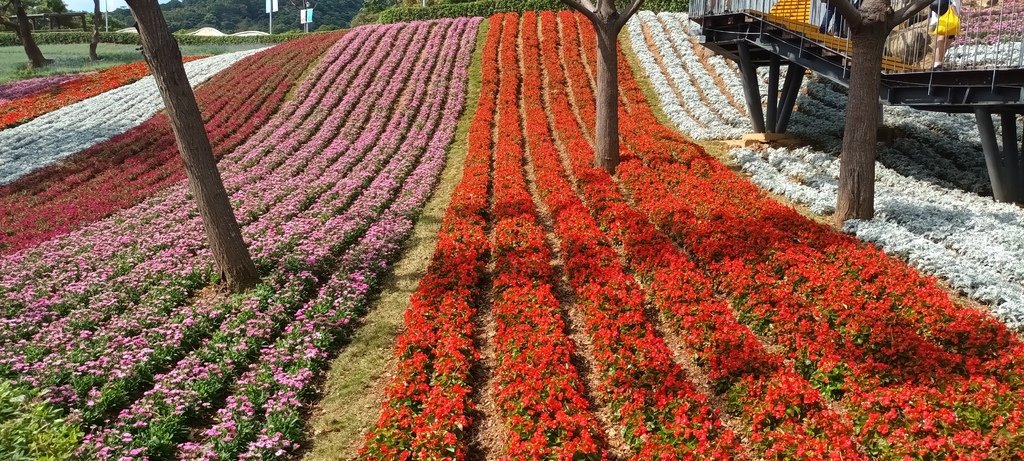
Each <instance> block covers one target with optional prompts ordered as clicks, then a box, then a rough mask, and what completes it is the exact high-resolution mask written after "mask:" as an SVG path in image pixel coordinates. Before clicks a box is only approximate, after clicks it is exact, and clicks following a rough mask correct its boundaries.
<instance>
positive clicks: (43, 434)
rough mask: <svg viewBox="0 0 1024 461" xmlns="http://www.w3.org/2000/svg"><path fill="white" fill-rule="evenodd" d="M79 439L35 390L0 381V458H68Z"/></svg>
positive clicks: (75, 430) (74, 429)
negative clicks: (39, 398) (41, 399)
mask: <svg viewBox="0 0 1024 461" xmlns="http://www.w3.org/2000/svg"><path fill="white" fill-rule="evenodd" d="M81 438H82V430H81V428H79V427H78V426H77V425H75V424H72V423H70V422H68V421H65V420H64V418H63V414H62V412H61V411H60V410H58V409H56V408H54V407H52V406H50V405H48V404H46V403H43V402H40V401H39V400H38V395H36V393H35V391H33V390H30V389H25V388H20V387H17V386H14V385H13V384H11V383H9V382H7V381H0V458H3V459H5V460H10V461H22V460H26V461H27V460H52V461H57V460H65V459H72V454H73V453H74V451H75V449H76V448H78V443H79V441H80V440H81Z"/></svg>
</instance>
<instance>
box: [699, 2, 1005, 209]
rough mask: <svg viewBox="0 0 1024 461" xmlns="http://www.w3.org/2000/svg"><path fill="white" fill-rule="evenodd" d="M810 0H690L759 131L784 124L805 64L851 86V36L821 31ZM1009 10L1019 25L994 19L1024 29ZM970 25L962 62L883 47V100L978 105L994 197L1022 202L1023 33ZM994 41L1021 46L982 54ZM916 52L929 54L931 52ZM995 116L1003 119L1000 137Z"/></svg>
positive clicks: (951, 108) (952, 108) (973, 109)
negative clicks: (763, 70) (929, 65)
mask: <svg viewBox="0 0 1024 461" xmlns="http://www.w3.org/2000/svg"><path fill="white" fill-rule="evenodd" d="M813 1H816V0H813ZM811 2H812V0H779V1H773V0H693V1H691V3H690V19H691V20H692V21H694V22H696V23H697V24H699V25H700V32H699V34H700V35H699V37H698V39H699V41H700V42H701V44H702V45H704V46H705V47H707V48H709V49H711V50H712V51H714V52H716V53H718V54H720V55H722V56H724V57H726V58H728V59H731V60H733V61H735V62H736V63H737V65H738V67H739V69H740V77H741V80H742V81H743V87H744V92H745V96H746V103H747V108H748V111H749V113H750V118H751V124H752V125H753V127H754V131H755V132H757V133H785V132H786V129H787V126H788V124H789V118H790V116H791V114H792V111H793V108H794V105H795V104H796V99H797V96H798V94H799V90H800V86H801V84H802V82H803V78H804V74H805V73H806V71H808V70H810V71H812V72H814V73H817V74H819V75H821V76H823V77H825V78H827V79H829V80H831V81H833V82H836V83H838V84H839V85H842V86H846V87H848V86H849V78H850V65H851V64H852V60H851V56H852V46H851V43H850V41H849V39H847V38H843V37H838V36H835V35H829V34H824V33H821V32H819V26H818V25H816V24H814V23H813V18H814V14H812V13H813V12H812V3H811ZM837 14H838V13H837ZM1007 17H1009V18H1011V20H1013V21H1017V22H1021V23H1022V24H1016V27H1005V26H1006V25H1005V24H1000V27H999V28H998V29H999V30H1017V31H1022V30H1024V10H1022V14H1020V15H1017V14H1014V15H1007ZM965 21H966V19H965ZM994 29H995V28H994ZM904 30H906V29H904ZM975 34H976V37H977V38H973V37H972V38H970V39H971V40H975V41H976V42H975V43H972V44H969V45H966V46H965V49H966V50H967V51H968V52H969V51H971V50H972V48H971V47H972V46H973V50H974V51H975V53H977V54H978V55H977V56H970V55H968V56H966V59H965V60H964V61H965V62H966V64H963V63H957V64H956V65H953V66H951V67H954V68H952V69H948V70H940V71H932V70H925V69H922V66H921V65H920V63H918V62H906V61H907V60H908V59H907V58H906V56H902V57H901V56H892V55H891V54H890V55H887V56H885V57H884V58H883V61H882V75H881V87H880V93H879V96H880V100H881V101H882V102H883V103H887V104H892V105H904V106H909V107H913V108H916V109H921V110H930V111H939V112H951V113H952V112H959V113H974V114H975V118H976V121H977V124H978V131H979V135H980V137H981V141H982V147H983V150H984V152H985V157H986V162H987V164H988V169H989V176H990V179H991V181H992V187H993V191H994V193H995V197H996V199H997V200H1000V201H1011V202H1024V164H1022V162H1021V157H1022V156H1021V155H1020V152H1022V151H1024V147H1021V146H1018V143H1017V141H1016V140H1017V139H1018V137H1017V133H1019V131H1018V130H1019V126H1018V125H1019V123H1018V121H1019V120H1020V119H1019V118H1018V116H1019V115H1021V114H1024V65H1022V64H1024V41H1022V37H1021V33H1017V35H1012V36H1009V37H999V36H992V34H990V33H986V31H984V30H981V31H975ZM1012 40H1016V41H1012ZM1007 42H1008V43H1009V44H1005V43H1007ZM993 49H994V50H996V51H997V52H998V51H1010V52H1013V51H1016V49H1020V55H1018V56H1020V59H1017V60H1016V62H1014V60H1005V59H994V60H993V59H992V58H991V56H989V55H986V54H985V53H988V54H991V52H992V50H993ZM920 56H921V58H922V59H924V58H928V59H927V61H926V62H930V55H928V54H924V53H922V54H920ZM948 56H949V54H948V53H947V58H948ZM910 61H913V60H912V59H911V60H910ZM783 65H786V66H787V72H786V74H785V79H784V81H780V80H782V79H781V77H780V76H781V67H782V66H783ZM759 67H768V82H767V83H768V91H767V94H766V95H764V96H765V97H764V98H762V94H761V89H760V86H761V82H760V81H759V79H758V76H757V69H758V68H759ZM993 115H999V119H1000V121H999V123H1000V125H1001V127H1000V128H1001V130H999V131H1001V133H1002V136H1001V139H999V140H997V139H996V137H997V135H996V133H997V130H995V124H994V121H993V117H992V116H993ZM1000 140H1001V141H1002V142H1000Z"/></svg>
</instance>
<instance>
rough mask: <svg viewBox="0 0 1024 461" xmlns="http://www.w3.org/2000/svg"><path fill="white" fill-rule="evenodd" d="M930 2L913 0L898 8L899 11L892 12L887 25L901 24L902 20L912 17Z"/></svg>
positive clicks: (928, 0) (930, 1) (929, 0)
mask: <svg viewBox="0 0 1024 461" xmlns="http://www.w3.org/2000/svg"><path fill="white" fill-rule="evenodd" d="M931 3H932V0H914V1H912V2H910V3H909V4H907V5H906V6H904V7H903V8H900V9H899V11H897V12H895V13H893V15H892V19H890V21H891V22H890V23H889V27H896V26H898V25H900V24H902V23H903V22H904V21H906V20H908V19H910V18H912V17H914V15H915V14H917V12H918V11H921V10H923V9H924V8H925V7H926V6H928V5H929V4H931Z"/></svg>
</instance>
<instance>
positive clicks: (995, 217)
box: [629, 12, 1024, 328]
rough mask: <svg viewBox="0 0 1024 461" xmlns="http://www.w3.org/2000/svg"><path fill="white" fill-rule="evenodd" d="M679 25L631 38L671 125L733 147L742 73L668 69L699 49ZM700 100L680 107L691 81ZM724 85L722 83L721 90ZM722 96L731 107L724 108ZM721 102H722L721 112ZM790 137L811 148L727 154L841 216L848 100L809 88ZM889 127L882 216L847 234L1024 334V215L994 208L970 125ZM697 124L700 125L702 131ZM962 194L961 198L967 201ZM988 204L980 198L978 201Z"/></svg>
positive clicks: (891, 119) (673, 22)
mask: <svg viewBox="0 0 1024 461" xmlns="http://www.w3.org/2000/svg"><path fill="white" fill-rule="evenodd" d="M690 24H692V23H691V22H690V21H688V20H687V18H686V15H684V14H668V13H661V14H658V15H655V14H654V13H651V12H641V13H640V14H639V15H638V17H637V18H636V19H634V20H633V21H632V22H631V23H630V28H629V34H630V40H631V44H632V46H633V48H634V49H635V50H636V52H637V57H638V59H639V60H640V61H641V62H642V63H643V68H644V71H645V74H646V75H648V76H650V79H651V83H652V85H653V86H654V87H655V88H656V92H657V93H658V97H659V99H660V100H661V101H662V103H663V104H664V106H665V109H666V111H665V112H666V115H668V116H669V118H670V119H671V120H672V122H673V123H675V124H676V125H677V126H678V127H679V128H680V129H681V130H683V131H684V132H687V133H688V134H690V135H691V136H693V137H694V138H698V139H722V138H728V137H734V136H735V132H736V130H737V129H738V130H739V131H740V132H743V131H744V130H749V122H747V121H746V120H745V119H744V120H742V122H743V123H741V124H738V123H736V121H735V119H726V118H723V117H722V116H721V115H720V113H721V112H723V111H722V107H727V108H728V111H729V112H730V113H731V111H733V110H743V111H745V109H744V108H743V106H742V105H741V104H742V101H743V93H742V91H743V89H742V85H741V84H740V83H739V75H738V71H737V70H736V69H735V66H734V65H732V64H731V63H730V64H726V62H725V61H724V60H723V59H722V58H721V57H719V56H714V57H710V58H707V59H705V60H704V65H700V64H695V63H694V61H693V60H692V59H691V60H689V61H686V62H687V63H688V64H687V65H685V66H672V65H669V63H671V62H673V61H676V60H680V59H681V58H680V57H679V56H684V57H685V56H692V55H693V54H694V52H695V51H694V50H696V49H698V48H701V47H700V46H699V45H697V44H696V39H695V37H694V36H693V35H692V34H691V33H690V32H689V30H690V29H689V28H690V27H691V25H690ZM688 80H689V81H693V82H699V83H700V84H699V85H695V86H694V88H698V89H699V90H693V91H699V92H703V93H707V95H705V96H701V97H689V98H683V97H680V96H679V95H680V93H679V92H678V91H677V90H676V88H678V87H680V86H683V85H685V82H686V81H688ZM716 82H717V84H716ZM721 95H724V96H725V99H724V100H725V101H728V102H729V103H730V104H724V103H722V101H723V99H721V98H722V96H721ZM716 101H717V102H716ZM797 104H798V106H799V107H798V109H797V111H796V112H795V113H794V114H793V119H792V123H791V127H790V131H791V132H793V133H796V134H799V135H800V136H801V137H802V138H804V139H807V140H809V141H811V143H812V144H813V145H814V146H816V147H802V148H798V149H786V148H771V149H766V150H759V151H755V150H753V149H732V150H731V151H730V153H729V155H730V156H731V157H732V158H733V160H734V161H735V162H736V163H737V164H739V165H740V166H741V167H742V168H743V170H744V171H745V172H747V173H748V174H750V175H751V176H752V180H753V181H754V182H755V183H756V184H758V185H759V186H761V187H764V188H765V189H768V190H770V191H772V192H775V193H778V194H780V195H783V196H785V197H786V198H788V199H790V200H793V201H795V202H798V203H801V204H804V205H807V206H808V207H809V208H810V209H811V210H812V211H814V212H816V213H819V214H823V215H824V214H829V213H831V212H832V211H833V208H834V206H835V197H836V187H837V184H838V176H839V169H838V158H837V157H836V153H837V152H838V149H839V145H840V143H841V140H840V137H839V136H840V133H842V127H843V120H844V117H843V115H844V114H843V110H844V108H845V107H846V96H845V94H843V93H842V92H840V91H837V90H836V89H834V88H833V87H832V86H831V85H829V84H827V83H824V82H820V81H813V80H812V81H810V82H808V83H806V88H805V94H804V95H802V96H801V97H800V98H799V99H798V100H797ZM884 110H885V114H884V117H885V121H886V125H887V126H890V127H892V128H893V129H895V130H896V132H897V133H898V138H897V139H896V140H895V141H894V142H892V143H890V144H885V145H880V148H879V161H880V163H881V164H882V165H879V166H878V182H877V184H876V204H875V206H876V210H877V213H876V217H875V219H873V220H871V221H865V222H858V221H851V222H848V223H847V227H846V231H848V232H850V233H852V234H854V235H856V236H857V237H859V238H860V239H862V240H864V241H868V242H872V243H875V244H877V245H879V246H880V247H881V248H883V249H885V250H886V252H888V253H890V254H893V255H899V256H901V257H904V258H906V259H907V260H909V261H910V262H911V264H913V265H914V266H915V267H917V268H919V269H921V270H922V271H924V272H926V273H929V274H933V275H936V276H939V277H941V278H943V279H945V280H946V281H948V282H949V283H950V284H951V285H952V286H953V287H954V288H956V289H958V290H959V291H961V292H963V293H965V294H967V295H968V296H970V297H972V298H974V299H976V300H978V301H980V302H982V303H984V304H986V305H988V306H990V307H991V310H992V312H993V313H994V314H995V315H996V316H997V317H998V318H1000V319H1001V320H1003V321H1004V322H1006V323H1007V324H1008V325H1010V326H1011V327H1013V328H1020V327H1024V272H1022V269H1021V267H1020V263H1019V261H1021V259H1022V258H1024V212H1022V211H1021V209H1020V208H1018V207H1015V206H1012V205H1006V204H1000V203H995V202H993V201H992V200H991V199H990V198H989V197H986V196H985V195H988V196H990V195H991V189H990V186H989V185H988V176H987V173H986V169H985V162H984V155H983V154H982V152H981V145H980V140H979V138H978V134H977V129H976V128H975V127H974V118H973V117H972V116H970V115H960V114H956V115H946V114H938V113H929V112H921V111H915V110H913V109H909V108H905V107H885V109H884ZM692 120H703V121H706V123H705V124H703V125H701V124H697V123H694V122H692ZM965 191H966V192H965ZM978 194H984V195H978Z"/></svg>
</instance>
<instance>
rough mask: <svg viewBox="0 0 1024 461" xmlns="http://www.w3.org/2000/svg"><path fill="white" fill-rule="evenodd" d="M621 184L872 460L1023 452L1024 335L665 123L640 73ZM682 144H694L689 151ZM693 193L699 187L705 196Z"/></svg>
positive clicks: (628, 87)
mask: <svg viewBox="0 0 1024 461" xmlns="http://www.w3.org/2000/svg"><path fill="white" fill-rule="evenodd" d="M622 80H623V81H624V82H625V84H624V85H623V88H622V89H623V93H624V94H625V95H626V99H629V100H631V101H633V103H632V104H630V106H629V107H630V112H629V114H628V116H627V117H624V120H625V123H624V124H623V126H622V129H623V132H624V137H625V139H626V142H627V144H628V145H629V146H630V147H631V148H632V149H633V151H634V152H635V153H637V157H636V158H629V159H627V161H626V162H623V165H622V166H621V169H620V170H619V177H620V179H621V181H622V184H623V185H624V186H625V187H626V189H628V190H629V192H630V194H631V195H632V197H633V198H634V199H635V200H636V202H637V207H638V209H640V210H641V211H643V212H645V213H646V215H647V217H648V218H649V219H651V221H652V222H654V223H655V224H656V225H658V227H660V228H661V229H663V230H664V231H665V232H666V234H667V235H669V236H670V237H672V238H673V240H675V242H676V243H678V244H679V245H681V246H682V247H683V248H684V249H686V250H687V251H688V252H689V253H690V254H691V255H692V256H693V258H694V262H696V263H697V265H698V266H699V267H700V268H701V269H703V270H704V271H705V272H706V274H707V276H708V277H709V283H710V286H711V287H713V288H714V289H715V290H717V291H718V292H720V293H723V294H725V295H726V297H727V298H728V299H729V300H730V302H731V304H732V306H733V308H734V310H735V311H736V314H737V318H738V319H740V320H741V321H742V322H743V323H744V324H746V325H748V326H749V327H750V328H751V329H752V330H753V331H754V332H756V333H758V334H760V335H763V336H765V337H767V338H770V339H771V341H772V342H773V343H775V344H776V345H778V346H780V347H781V348H782V349H783V350H784V351H785V352H784V356H785V358H786V360H787V363H790V364H792V365H791V366H792V367H793V368H794V370H795V371H796V372H797V373H799V374H800V375H801V376H803V377H804V378H805V379H807V380H808V381H809V382H810V383H811V384H812V385H813V386H814V387H815V388H817V389H818V390H819V391H820V392H821V394H822V395H824V396H825V397H827V398H829V399H831V400H833V401H835V402H837V403H839V404H841V406H842V407H844V408H845V409H846V411H847V412H848V414H849V415H850V417H851V418H852V420H853V426H854V427H855V428H856V430H857V432H856V439H857V441H858V442H859V444H860V445H861V447H862V448H863V450H864V451H865V452H866V453H867V454H868V455H869V456H872V457H903V456H909V457H922V458H928V457H942V456H947V457H952V458H958V457H964V458H984V457H986V456H988V455H993V456H995V455H998V454H999V453H1004V454H1016V456H1021V455H1024V452H1022V451H1021V450H1022V447H1024V440H1022V439H1021V436H1020V435H1019V434H1020V433H1021V428H1022V424H1024V409H1022V408H1024V398H1022V390H1024V389H1022V388H1024V384H1022V376H1024V373H1022V370H1024V367H1022V365H1024V363H1022V362H1024V360H1022V358H1024V344H1022V343H1021V342H1020V341H1018V340H1017V339H1016V338H1014V337H1013V336H1012V335H1011V334H1010V333H1009V332H1008V331H1007V330H1006V328H1005V326H1004V325H1003V324H1001V323H999V322H998V321H996V320H993V319H991V318H989V317H987V316H985V315H984V314H983V313H981V312H978V311H975V310H973V309H971V308H968V307H965V306H961V305H957V304H956V303H954V302H953V301H952V300H951V299H950V297H949V295H948V294H947V293H946V292H944V291H943V290H942V289H941V288H939V287H938V286H937V284H936V283H935V281H934V280H933V279H931V278H927V277H922V276H921V275H919V274H918V273H917V272H915V271H914V270H913V269H911V268H909V267H908V266H907V265H906V263H904V262H902V261H899V260H896V259H894V258H890V257H887V256H885V255H884V254H883V253H882V252H881V251H879V250H878V249H876V248H874V247H873V246H870V245H864V244H861V243H859V242H858V241H856V240H855V239H853V238H852V237H849V236H845V235H843V234H839V233H837V232H835V231H833V230H831V229H830V228H828V227H826V226H822V225H819V224H816V223H814V222H812V221H810V220H808V219H806V218H804V217H802V216H800V215H799V214H798V213H797V212H795V211H794V210H792V209H790V208H788V207H786V206H784V205H782V204H780V203H778V202H775V201H773V200H772V199H770V198H769V197H767V196H765V194H764V193H762V192H760V191H759V190H758V189H757V188H756V187H755V186H753V185H752V184H751V183H750V182H748V181H746V180H745V179H743V178H742V177H739V176H738V175H736V174H735V173H734V172H732V171H731V170H729V169H728V168H726V167H725V166H724V165H722V164H720V163H718V162H717V161H715V160H714V159H713V158H711V157H709V156H708V155H707V154H706V153H704V152H703V150H702V149H700V148H699V147H697V146H694V145H692V144H689V143H687V142H686V141H685V140H683V139H682V138H681V137H680V136H678V135H677V134H675V133H672V132H670V131H669V130H667V129H665V128H664V127H663V126H661V125H660V124H657V123H655V119H654V117H653V114H650V111H649V109H648V108H647V107H645V106H644V104H643V101H644V99H643V95H642V92H641V91H640V89H639V87H637V86H636V83H635V81H633V79H632V76H631V75H626V76H625V78H623V79H622ZM681 146H685V147H683V148H680V147H681ZM692 197H700V199H699V200H694V199H692Z"/></svg>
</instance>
